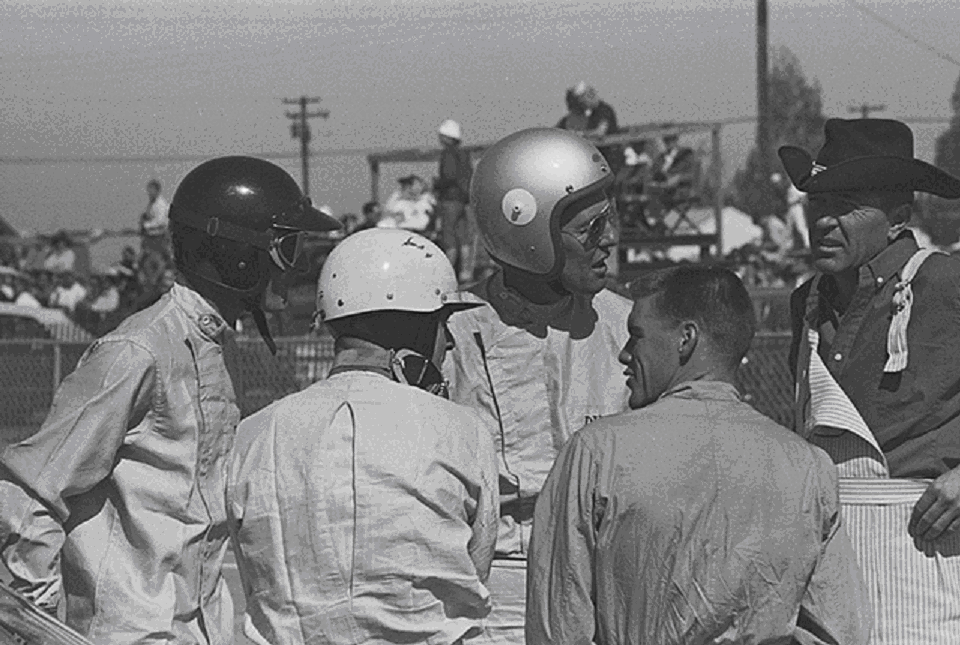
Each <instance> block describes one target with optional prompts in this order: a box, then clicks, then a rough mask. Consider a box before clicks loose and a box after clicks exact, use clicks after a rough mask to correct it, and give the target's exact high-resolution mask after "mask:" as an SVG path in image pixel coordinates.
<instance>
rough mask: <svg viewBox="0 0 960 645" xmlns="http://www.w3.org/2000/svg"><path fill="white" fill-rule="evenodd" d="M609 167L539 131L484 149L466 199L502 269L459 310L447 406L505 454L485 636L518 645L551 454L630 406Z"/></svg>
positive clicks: (572, 139)
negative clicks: (461, 412)
mask: <svg viewBox="0 0 960 645" xmlns="http://www.w3.org/2000/svg"><path fill="white" fill-rule="evenodd" d="M612 183H613V173H612V172H611V171H610V168H609V166H608V165H607V163H606V162H605V161H604V159H603V156H602V155H601V154H600V152H599V151H598V150H597V148H596V147H595V146H593V145H592V144H591V143H589V142H588V141H586V140H585V139H583V138H582V137H580V136H578V135H576V134H574V133H572V132H568V131H565V130H559V129H554V128H533V129H529V130H521V131H519V132H516V133H514V134H511V135H509V136H507V137H505V138H503V139H501V140H500V141H499V142H497V143H496V144H494V145H493V146H491V147H490V148H488V149H487V150H486V151H485V152H484V154H483V157H482V158H481V159H480V161H479V163H478V164H477V167H476V169H475V170H474V174H473V182H472V183H471V186H470V201H471V204H473V207H474V209H475V212H476V218H477V225H478V228H479V231H480V235H481V239H482V240H483V243H484V246H485V247H486V249H487V251H488V252H489V254H490V256H491V258H492V259H493V260H494V261H495V262H496V263H497V265H498V271H497V272H496V273H494V274H493V275H492V276H490V277H489V278H487V279H485V280H483V281H481V282H480V283H478V284H477V285H475V286H473V287H471V292H472V293H474V294H475V295H477V296H479V297H480V298H482V299H483V300H484V301H485V303H486V306H484V307H479V308H477V309H473V310H471V311H467V312H464V313H463V314H459V315H457V316H455V317H454V318H453V319H451V321H450V329H451V331H452V333H453V335H454V338H455V339H456V344H457V345H456V347H455V348H454V350H453V352H452V353H451V355H450V360H449V361H448V362H447V364H446V365H445V366H444V370H445V373H446V374H447V377H448V378H449V379H450V392H451V398H452V399H453V400H454V401H457V402H459V403H464V404H466V405H469V406H470V407H473V408H476V409H477V410H479V411H480V413H481V415H482V416H483V418H484V419H485V420H486V421H487V424H488V426H489V428H490V431H491V433H493V434H494V436H496V437H497V438H498V441H497V448H498V450H499V452H500V495H501V497H500V500H501V513H500V515H501V516H500V532H499V536H498V539H497V556H496V558H495V559H494V562H493V569H492V572H491V574H490V585H489V586H490V591H491V593H492V594H493V611H492V612H491V615H490V618H489V619H488V620H487V621H486V628H487V632H488V635H489V636H490V638H492V640H493V641H494V642H498V643H514V644H518V643H523V629H524V604H525V602H526V592H525V585H526V563H527V545H528V542H529V539H530V527H531V523H532V520H533V505H534V502H535V501H536V499H537V495H538V494H539V492H540V487H541V486H542V485H543V480H544V479H545V478H546V476H547V473H548V472H549V470H550V466H552V465H553V460H554V459H555V458H556V455H557V451H558V450H559V449H560V446H562V445H563V442H564V441H566V440H567V439H568V438H569V437H570V436H571V435H572V434H573V433H574V432H575V431H576V430H577V429H578V428H580V427H581V426H582V425H583V424H584V423H586V422H588V421H591V420H593V419H597V418H599V417H602V416H606V415H610V414H615V413H617V412H622V411H623V410H625V409H627V396H628V391H627V388H626V386H625V385H624V383H623V379H622V377H621V367H620V365H619V364H618V363H617V360H616V356H617V352H618V351H619V348H620V347H622V346H623V343H624V341H625V340H626V331H625V325H626V319H627V314H628V313H629V311H630V302H629V300H627V299H626V298H624V297H622V296H619V295H617V294H615V293H613V292H612V291H610V290H608V289H607V288H606V285H607V266H606V262H607V259H608V258H609V256H610V252H611V249H612V248H613V246H614V245H615V244H616V241H617V234H616V228H615V222H616V218H617V210H616V206H615V204H614V202H613V199H612V198H611V195H610V192H609V191H610V186H611V184H612Z"/></svg>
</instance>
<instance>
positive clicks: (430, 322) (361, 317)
mask: <svg viewBox="0 0 960 645" xmlns="http://www.w3.org/2000/svg"><path fill="white" fill-rule="evenodd" d="M445 315H446V314H445V312H443V311H442V310H438V311H433V312H424V313H421V312H416V311H397V310H382V311H371V312H367V313H362V314H356V315H353V316H347V317H345V318H338V319H337V320H329V321H327V323H326V324H327V326H328V327H329V328H330V331H331V332H332V334H333V336H334V338H340V337H341V336H352V337H353V338H360V339H362V340H366V341H368V342H371V343H374V344H375V345H379V346H380V347H383V348H385V349H395V350H400V349H410V350H413V351H415V352H418V353H419V354H421V355H422V356H424V357H426V358H430V356H431V355H432V354H433V345H434V343H435V342H436V339H437V329H438V328H439V326H440V323H441V322H442V320H443V318H444V316H445Z"/></svg>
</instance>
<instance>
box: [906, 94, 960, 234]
mask: <svg viewBox="0 0 960 645" xmlns="http://www.w3.org/2000/svg"><path fill="white" fill-rule="evenodd" d="M950 106H951V107H952V108H953V118H952V119H950V125H949V127H948V128H947V129H946V130H945V131H944V132H943V134H941V135H940V136H939V137H937V145H936V150H935V153H934V161H933V163H934V165H935V166H937V167H938V168H942V169H943V170H946V171H947V172H949V173H950V174H952V175H956V176H958V177H960V78H958V79H957V83H956V85H954V87H953V94H952V95H951V96H950ZM916 223H917V224H918V225H919V226H920V227H921V228H922V229H923V230H925V231H926V232H927V235H929V236H930V239H931V241H932V242H933V243H934V244H936V245H939V246H949V245H952V244H954V243H955V242H956V241H957V238H958V236H957V229H958V227H960V209H958V207H957V203H956V202H953V201H949V200H946V199H940V198H939V197H935V196H933V195H925V194H923V193H918V196H917V209H916Z"/></svg>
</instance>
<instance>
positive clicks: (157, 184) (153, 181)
mask: <svg viewBox="0 0 960 645" xmlns="http://www.w3.org/2000/svg"><path fill="white" fill-rule="evenodd" d="M147 187H148V188H156V189H157V192H159V191H160V182H159V181H157V180H156V179H151V180H150V181H148V182H147Z"/></svg>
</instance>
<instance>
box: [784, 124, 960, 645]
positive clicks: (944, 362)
mask: <svg viewBox="0 0 960 645" xmlns="http://www.w3.org/2000/svg"><path fill="white" fill-rule="evenodd" d="M825 135H826V136H825V142H824V145H823V148H821V149H820V152H819V153H818V155H817V157H816V159H815V160H814V159H813V157H811V155H810V154H808V153H807V152H806V151H804V150H801V149H799V148H796V147H792V146H785V147H783V148H781V149H780V151H779V152H780V159H781V161H782V162H783V166H784V168H785V169H786V171H787V174H788V175H789V176H790V179H791V180H792V181H793V183H794V185H795V186H796V187H797V188H798V189H800V190H801V191H803V192H805V193H807V194H808V197H809V204H808V207H807V221H808V225H809V229H810V248H811V252H812V254H813V264H814V268H815V270H816V274H815V275H814V277H813V278H812V279H810V280H809V281H807V282H805V283H804V284H803V285H801V286H800V287H799V288H798V289H797V290H796V291H795V292H794V293H793V295H792V297H791V303H790V304H791V316H792V320H793V344H792V347H791V353H790V359H791V366H792V367H793V368H794V369H795V374H796V378H797V389H796V391H797V398H796V406H797V407H796V412H797V415H796V431H797V432H798V433H800V434H801V436H803V437H805V438H807V439H809V440H810V441H811V442H813V443H815V444H816V445H818V446H820V447H821V448H823V449H824V450H826V451H827V453H828V454H829V455H830V456H831V458H832V459H833V461H834V462H835V463H836V464H837V468H838V474H839V477H840V503H841V509H842V514H843V519H844V522H845V524H846V527H847V530H848V532H849V533H850V537H851V540H852V542H853V546H854V550H855V551H856V552H857V556H858V559H859V561H860V566H861V569H862V572H863V575H864V578H865V580H866V583H867V589H868V593H869V594H870V598H869V599H870V601H871V603H872V605H873V611H874V616H875V619H874V625H873V636H872V641H871V643H874V644H876V645H881V644H887V643H891V644H894V643H923V644H924V645H941V644H942V645H946V644H948V643H950V644H953V643H956V642H957V635H958V634H960V468H958V466H960V328H958V321H960V262H958V261H957V260H956V259H954V258H951V257H949V256H947V255H944V254H940V253H934V252H932V251H931V250H929V249H920V248H918V246H917V243H916V240H915V239H914V237H913V234H912V233H911V232H910V231H909V230H907V229H906V225H907V223H908V222H909V220H910V216H911V213H912V206H913V193H914V191H922V192H927V193H932V194H934V195H938V196H940V197H946V198H950V199H956V198H960V179H957V178H955V177H952V176H950V175H948V174H947V173H945V172H943V171H942V170H939V169H937V168H935V167H933V166H931V165H930V164H927V163H924V162H923V161H920V160H918V159H915V158H914V153H913V133H912V132H911V131H910V129H909V128H908V127H907V126H906V125H904V124H903V123H900V122H899V121H891V120H882V119H861V120H841V119H830V120H828V121H827V123H826V126H825Z"/></svg>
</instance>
